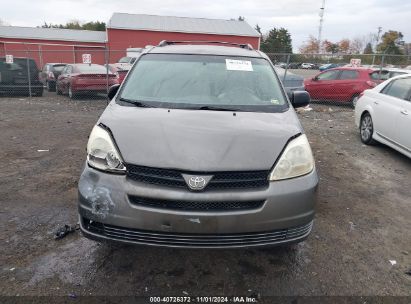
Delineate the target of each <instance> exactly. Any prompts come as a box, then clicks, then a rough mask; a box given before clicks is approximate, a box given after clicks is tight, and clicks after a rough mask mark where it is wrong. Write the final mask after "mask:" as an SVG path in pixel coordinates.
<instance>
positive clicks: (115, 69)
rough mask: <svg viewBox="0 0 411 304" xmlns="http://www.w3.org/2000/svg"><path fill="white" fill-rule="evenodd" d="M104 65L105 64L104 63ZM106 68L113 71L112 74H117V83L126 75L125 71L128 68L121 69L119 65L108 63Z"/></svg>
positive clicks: (126, 71)
mask: <svg viewBox="0 0 411 304" xmlns="http://www.w3.org/2000/svg"><path fill="white" fill-rule="evenodd" d="M104 66H106V65H104ZM108 70H109V71H110V72H111V73H113V74H114V75H116V76H117V78H118V83H120V84H121V83H122V82H123V80H124V78H125V77H126V75H127V73H128V71H129V70H127V69H122V68H121V67H116V66H115V65H112V64H109V65H108Z"/></svg>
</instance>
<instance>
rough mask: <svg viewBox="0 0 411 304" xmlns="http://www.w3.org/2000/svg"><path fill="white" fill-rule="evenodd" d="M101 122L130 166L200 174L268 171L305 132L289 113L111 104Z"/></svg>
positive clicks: (291, 111) (292, 112) (290, 111)
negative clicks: (298, 136)
mask: <svg viewBox="0 0 411 304" xmlns="http://www.w3.org/2000/svg"><path fill="white" fill-rule="evenodd" d="M99 123H103V124H104V125H106V126H107V127H108V128H109V129H110V130H111V132H112V134H113V136H114V139H115V141H116V143H117V146H118V147H119V150H120V153H121V155H122V157H123V160H124V161H125V163H128V164H136V165H141V166H147V167H157V168H170V169H180V170H187V171H197V172H211V171H242V170H244V171H247V170H268V169H270V168H271V167H272V166H273V164H274V162H275V161H276V159H277V157H278V156H279V155H280V153H281V151H282V150H283V148H284V146H285V145H286V143H287V141H288V140H289V139H290V138H291V137H292V136H294V135H296V134H298V133H301V132H302V127H301V125H300V123H299V121H298V118H297V115H296V114H295V112H294V110H293V109H291V108H290V109H289V110H288V111H286V112H284V113H255V112H237V113H236V116H234V115H233V113H232V112H221V111H200V110H180V109H171V110H170V111H169V110H168V109H161V108H139V107H134V106H131V107H130V106H121V105H118V104H116V103H114V102H112V103H110V104H109V106H108V107H107V108H106V110H105V111H104V113H103V115H102V116H101V118H100V120H99Z"/></svg>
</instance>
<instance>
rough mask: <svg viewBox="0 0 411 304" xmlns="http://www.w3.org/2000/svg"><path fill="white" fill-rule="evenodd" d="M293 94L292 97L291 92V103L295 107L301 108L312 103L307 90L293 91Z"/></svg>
mask: <svg viewBox="0 0 411 304" xmlns="http://www.w3.org/2000/svg"><path fill="white" fill-rule="evenodd" d="M291 94H292V97H291V98H290V95H289V94H288V97H289V98H290V101H291V104H292V105H293V107H294V108H301V107H305V106H307V105H309V104H310V101H311V97H310V94H308V92H307V91H293V92H291Z"/></svg>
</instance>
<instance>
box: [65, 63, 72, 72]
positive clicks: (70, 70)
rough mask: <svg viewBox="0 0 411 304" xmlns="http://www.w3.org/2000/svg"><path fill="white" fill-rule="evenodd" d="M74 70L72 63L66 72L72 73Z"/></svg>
mask: <svg viewBox="0 0 411 304" xmlns="http://www.w3.org/2000/svg"><path fill="white" fill-rule="evenodd" d="M72 71H73V67H72V66H71V65H68V66H67V68H66V74H71V73H72Z"/></svg>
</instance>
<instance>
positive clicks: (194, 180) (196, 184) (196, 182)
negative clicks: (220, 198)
mask: <svg viewBox="0 0 411 304" xmlns="http://www.w3.org/2000/svg"><path fill="white" fill-rule="evenodd" d="M183 177H184V180H185V181H186V184H187V186H188V187H189V188H190V189H191V190H197V191H198V190H203V189H204V188H205V187H206V186H207V184H208V182H209V181H210V180H211V178H212V177H213V176H212V175H208V176H197V175H188V174H183Z"/></svg>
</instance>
